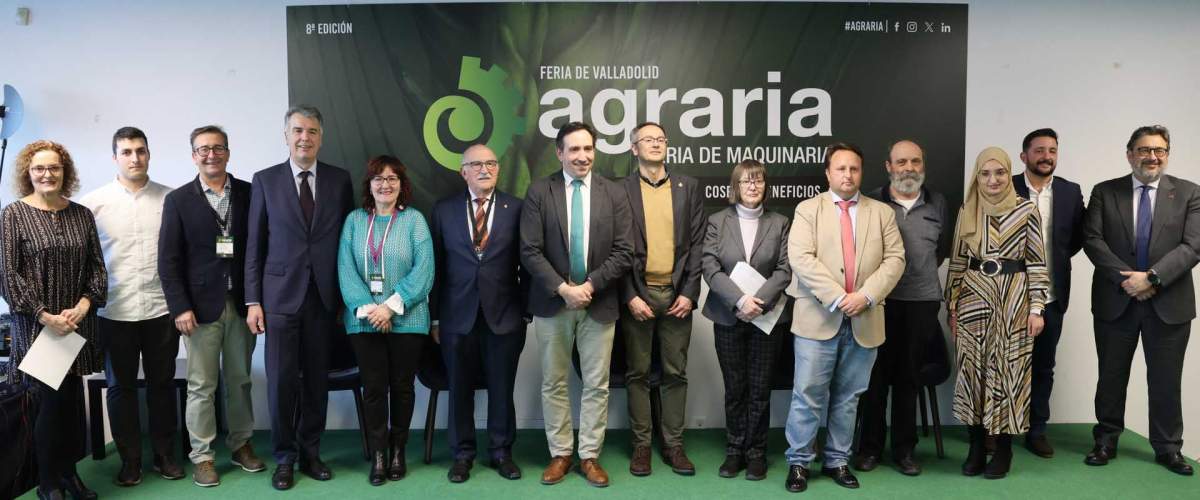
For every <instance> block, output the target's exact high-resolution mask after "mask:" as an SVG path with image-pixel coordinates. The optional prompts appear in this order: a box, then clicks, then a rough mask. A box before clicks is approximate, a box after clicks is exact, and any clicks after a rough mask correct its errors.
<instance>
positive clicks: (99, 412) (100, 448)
mask: <svg viewBox="0 0 1200 500" xmlns="http://www.w3.org/2000/svg"><path fill="white" fill-rule="evenodd" d="M85 381H86V382H87V392H88V426H89V427H90V429H91V430H90V441H91V443H92V460H104V456H105V455H107V452H106V451H105V449H104V445H105V442H104V403H103V401H102V398H101V395H100V391H101V390H102V389H107V388H108V379H106V378H104V377H100V378H89V379H86V380H85ZM173 382H174V384H175V390H176V392H177V395H176V399H178V400H179V429H178V433H179V439H180V442H181V443H182V446H183V455H184V457H187V454H188V453H190V452H191V451H192V444H191V442H190V441H188V433H187V417H186V415H185V413H184V412H185V411H186V406H187V379H184V378H178V377H177V378H175V380H174V381H173ZM137 388H138V389H145V388H146V379H144V378H139V379H138V381H137Z"/></svg>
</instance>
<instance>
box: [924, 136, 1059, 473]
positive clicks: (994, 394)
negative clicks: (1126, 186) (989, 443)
mask: <svg viewBox="0 0 1200 500" xmlns="http://www.w3.org/2000/svg"><path fill="white" fill-rule="evenodd" d="M951 248H952V252H951V256H950V272H949V274H948V276H947V277H946V282H947V283H946V292H945V293H946V305H947V308H948V309H949V311H950V314H949V316H950V331H951V332H953V334H954V336H955V345H956V347H957V349H956V350H957V355H956V357H955V360H956V361H957V364H958V372H959V374H958V380H957V382H956V383H955V387H954V416H955V417H957V418H958V419H959V420H961V421H963V422H965V423H966V424H967V425H968V431H969V433H970V437H971V449H970V451H969V452H968V453H967V460H966V462H964V463H963V467H962V471H963V474H964V475H967V476H976V475H979V474H980V473H982V474H983V475H984V477H986V478H988V479H1000V478H1002V477H1004V476H1005V475H1006V474H1007V473H1008V470H1009V467H1010V466H1011V464H1012V435H1013V434H1020V433H1024V432H1026V431H1028V430H1029V384H1030V377H1031V374H1032V372H1031V366H1032V365H1031V360H1032V354H1033V339H1034V337H1036V336H1037V335H1038V334H1040V333H1041V331H1042V327H1043V326H1044V323H1043V320H1042V307H1043V305H1044V304H1045V301H1046V290H1047V289H1048V288H1049V286H1050V279H1049V275H1048V274H1047V272H1046V257H1045V251H1044V249H1043V244H1042V231H1041V218H1040V217H1039V216H1038V212H1037V206H1036V205H1034V204H1033V203H1031V202H1029V201H1028V200H1025V199H1022V198H1021V197H1019V196H1017V193H1016V191H1015V190H1014V189H1013V185H1012V162H1011V161H1010V160H1009V157H1008V154H1007V153H1005V152H1004V150H1003V149H1000V148H997V147H990V148H987V149H984V150H983V151H982V152H980V153H979V157H978V158H976V159H975V172H974V174H973V175H972V176H971V185H970V187H969V188H968V189H967V193H966V200H965V201H964V202H963V206H962V209H960V210H959V212H958V226H957V227H956V228H955V231H954V245H953V247H951ZM988 434H991V435H994V436H995V438H996V450H995V454H994V455H993V456H992V460H991V462H987V463H986V464H985V460H986V456H985V452H984V438H985V437H986V435H988Z"/></svg>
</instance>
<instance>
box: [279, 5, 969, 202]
mask: <svg viewBox="0 0 1200 500" xmlns="http://www.w3.org/2000/svg"><path fill="white" fill-rule="evenodd" d="M287 30H288V31H287V33H288V92H289V99H290V101H291V102H293V103H307V104H312V105H316V106H317V107H319V108H320V109H321V111H322V113H323V114H324V117H325V138H324V146H323V150H322V152H321V158H322V160H324V161H326V162H329V163H333V164H336V165H340V166H343V167H345V168H347V169H349V170H350V171H351V173H353V174H355V178H356V179H361V175H362V172H363V170H364V169H365V165H366V162H367V159H368V158H370V157H372V156H374V155H378V154H384V153H387V154H392V155H395V156H397V157H398V158H400V159H401V160H402V161H403V162H404V163H405V164H406V165H407V166H408V167H409V175H410V177H411V179H412V181H413V194H414V202H413V204H414V205H415V206H416V207H417V208H418V209H421V210H422V211H426V210H428V209H429V208H430V207H431V206H432V204H433V202H434V201H436V200H437V199H438V198H441V197H443V196H446V195H449V194H452V193H454V192H455V191H457V190H460V189H463V186H464V184H463V180H462V178H461V177H460V175H459V173H458V169H459V163H460V160H461V153H462V151H463V150H464V149H465V148H466V146H468V145H469V144H473V143H486V144H487V145H489V146H490V147H491V148H492V149H493V150H494V151H495V152H496V154H497V155H498V156H499V158H500V162H501V173H500V179H499V187H500V189H502V190H504V191H506V192H509V193H512V194H514V195H517V196H524V194H525V188H526V187H527V186H528V185H529V182H530V181H531V180H532V179H536V178H538V177H541V176H546V175H549V174H551V173H553V172H555V171H557V170H560V169H561V165H560V164H559V163H558V161H557V159H556V157H555V154H554V140H553V138H554V134H555V131H556V130H557V128H558V126H560V125H562V124H563V123H565V122H567V121H568V120H581V121H586V122H588V123H591V124H593V125H594V126H595V127H596V128H597V129H598V130H599V132H600V134H599V137H598V141H597V154H596V163H595V167H594V168H595V171H596V172H597V173H599V174H601V175H605V176H608V177H620V176H625V175H628V174H629V173H630V172H631V171H632V170H633V169H636V163H635V162H634V159H633V157H632V156H631V154H630V153H629V133H628V132H629V131H630V130H631V129H632V128H633V127H634V126H635V125H636V124H637V123H640V122H642V121H647V120H649V121H657V122H660V123H662V125H663V127H664V129H665V131H666V133H667V137H668V138H669V143H668V150H669V153H668V165H669V168H670V169H671V171H673V172H680V173H684V174H687V175H691V176H694V177H697V178H699V179H700V180H701V182H702V183H703V184H704V186H705V194H706V198H707V208H708V209H709V210H710V211H712V210H716V209H718V208H720V207H723V206H726V205H727V201H726V190H727V189H728V185H729V172H730V169H731V167H732V166H733V165H734V164H735V163H737V162H738V161H739V160H740V159H743V158H747V157H750V158H755V159H758V160H760V161H763V162H764V163H765V164H767V166H768V171H767V176H768V184H769V186H770V187H769V189H770V192H769V193H768V197H769V201H768V204H769V206H770V207H771V208H773V209H775V210H779V211H781V212H782V213H784V214H787V215H790V214H791V211H792V209H793V207H794V206H795V204H796V203H798V202H799V201H800V200H803V199H805V198H808V197H810V196H813V195H814V194H816V193H818V192H821V191H824V190H826V189H827V188H828V183H827V182H826V180H825V175H824V170H823V167H822V161H823V158H824V147H825V146H826V145H828V144H830V143H832V142H835V141H849V142H853V143H855V144H858V145H859V146H860V147H862V148H863V150H864V152H865V156H866V158H865V163H864V181H863V190H864V191H868V190H870V189H872V188H874V187H877V186H880V185H883V184H885V183H886V182H887V173H886V171H885V170H884V167H883V162H884V160H885V159H886V149H887V146H888V145H889V144H890V143H891V142H893V141H895V140H897V139H902V138H908V139H912V140H914V141H916V142H917V143H919V144H920V145H922V146H923V148H924V150H925V152H926V164H927V165H928V167H927V169H928V170H927V181H926V182H927V185H929V186H930V187H931V188H932V189H936V190H938V191H941V192H942V193H944V194H945V195H946V197H947V199H948V201H949V203H950V206H951V207H955V206H958V204H959V203H960V202H961V200H962V190H963V187H962V184H963V183H962V178H963V174H962V172H963V168H964V166H965V163H966V158H965V154H964V150H963V149H964V136H965V125H966V123H965V122H966V78H967V6H966V5H945V4H879V3H872V4H866V3H791V2H730V3H715V2H714V3H709V2H699V3H697V2H686V3H685V2H679V3H674V2H667V3H653V2H634V3H607V2H605V3H476V4H403V5H350V6H347V5H337V6H302V7H288V8H287Z"/></svg>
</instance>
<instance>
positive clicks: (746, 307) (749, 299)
mask: <svg viewBox="0 0 1200 500" xmlns="http://www.w3.org/2000/svg"><path fill="white" fill-rule="evenodd" d="M744 298H745V299H746V300H743V301H742V307H740V308H738V318H740V319H742V321H745V322H747V323H749V322H751V321H754V318H757V317H758V316H759V315H760V314H762V313H763V308H762V306H763V300H762V299H760V298H758V297H755V296H753V295H750V294H746V295H745V296H744Z"/></svg>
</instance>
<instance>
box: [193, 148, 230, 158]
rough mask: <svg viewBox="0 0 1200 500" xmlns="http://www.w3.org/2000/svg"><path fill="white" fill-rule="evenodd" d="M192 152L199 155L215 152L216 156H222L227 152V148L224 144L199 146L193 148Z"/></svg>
mask: <svg viewBox="0 0 1200 500" xmlns="http://www.w3.org/2000/svg"><path fill="white" fill-rule="evenodd" d="M192 152H193V153H196V154H197V155H200V156H208V154H209V153H215V154H216V155H217V156H224V155H225V153H228V152H229V148H227V147H225V146H200V147H198V148H195V149H193V150H192Z"/></svg>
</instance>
